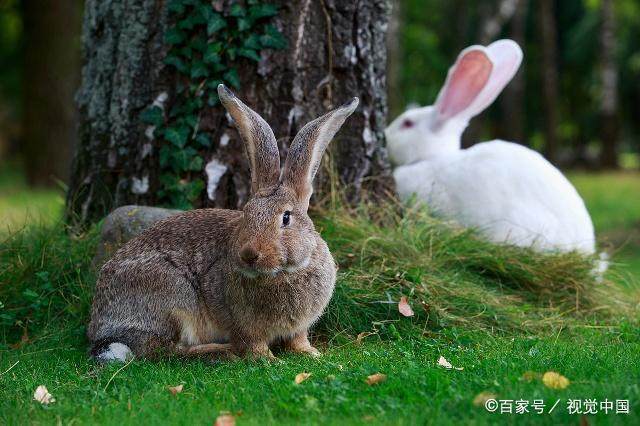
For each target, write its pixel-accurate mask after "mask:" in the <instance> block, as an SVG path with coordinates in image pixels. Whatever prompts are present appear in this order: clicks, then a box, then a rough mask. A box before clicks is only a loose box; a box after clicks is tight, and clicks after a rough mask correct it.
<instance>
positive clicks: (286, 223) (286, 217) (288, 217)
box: [282, 210, 291, 226]
mask: <svg viewBox="0 0 640 426" xmlns="http://www.w3.org/2000/svg"><path fill="white" fill-rule="evenodd" d="M289 222H291V212H290V211H289V210H287V211H286V212H284V214H283V215H282V226H289Z"/></svg>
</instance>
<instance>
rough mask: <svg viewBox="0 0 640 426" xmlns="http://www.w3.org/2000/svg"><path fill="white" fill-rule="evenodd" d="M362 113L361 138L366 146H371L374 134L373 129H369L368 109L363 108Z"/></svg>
mask: <svg viewBox="0 0 640 426" xmlns="http://www.w3.org/2000/svg"><path fill="white" fill-rule="evenodd" d="M362 113H363V115H364V129H362V140H363V141H364V143H365V145H366V146H373V144H374V142H375V135H374V133H373V130H372V129H371V123H370V120H369V116H370V113H369V110H368V109H366V108H363V110H362Z"/></svg>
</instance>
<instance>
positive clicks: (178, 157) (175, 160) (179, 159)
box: [171, 147, 198, 172]
mask: <svg viewBox="0 0 640 426" xmlns="http://www.w3.org/2000/svg"><path fill="white" fill-rule="evenodd" d="M197 155H198V151H196V150H195V149H193V148H191V147H187V148H185V149H181V150H179V151H174V152H172V153H171V162H172V165H173V168H174V170H176V171H177V172H186V171H189V170H191V163H192V161H193V159H194V158H198V157H197Z"/></svg>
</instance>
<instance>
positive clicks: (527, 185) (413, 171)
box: [385, 40, 602, 268]
mask: <svg viewBox="0 0 640 426" xmlns="http://www.w3.org/2000/svg"><path fill="white" fill-rule="evenodd" d="M521 61H522V50H521V49H520V47H519V46H518V44H517V43H515V42H514V41H512V40H499V41H496V42H495V43H492V44H490V45H489V46H488V47H484V46H471V47H468V48H466V49H464V50H463V51H462V52H461V53H460V55H459V56H458V59H457V61H456V63H455V64H454V65H453V67H451V68H450V69H449V73H448V75H447V80H446V82H445V84H444V87H443V88H442V89H441V90H440V94H439V95H438V99H437V100H436V103H435V105H433V106H427V107H423V108H416V109H411V110H408V111H406V112H405V113H403V114H402V115H401V116H400V117H398V118H397V119H396V120H395V121H394V122H393V123H391V125H389V127H387V129H386V130H385V135H386V138H387V146H388V149H389V154H390V157H391V161H392V163H393V164H394V166H395V170H394V172H393V175H394V178H395V181H396V186H397V190H398V193H399V195H400V197H401V198H402V199H407V198H409V197H411V196H412V194H416V196H417V198H418V199H419V200H421V201H424V202H426V203H427V205H429V206H430V208H431V209H432V210H433V211H434V212H435V213H436V214H438V215H441V216H444V217H447V218H451V219H454V220H456V221H457V222H459V223H460V224H462V225H464V226H468V227H473V228H477V229H478V230H480V231H481V232H482V233H483V234H484V235H486V237H487V238H488V239H489V240H491V241H494V242H497V243H509V244H514V245H518V246H523V247H533V248H534V249H538V250H544V251H547V250H555V251H572V250H577V251H580V252H583V253H586V254H593V253H594V252H595V237H594V230H593V224H592V222H591V218H590V217H589V213H588V212H587V209H586V207H585V205H584V202H583V201H582V198H580V196H579V195H578V193H577V191H576V190H575V188H574V187H573V186H572V185H571V183H569V181H568V180H567V179H566V178H565V177H564V176H563V175H562V173H561V172H560V171H559V170H558V169H557V168H555V167H554V166H553V165H551V163H549V162H548V161H547V160H545V159H544V158H543V157H542V156H541V155H540V154H538V153H537V152H535V151H533V150H531V149H528V148H526V147H524V146H522V145H518V144H515V143H511V142H505V141H501V140H494V141H490V142H483V143H479V144H477V145H474V146H472V147H471V148H469V149H461V148H460V139H461V136H462V133H463V132H464V130H465V128H466V127H467V125H468V123H469V120H470V119H471V118H472V117H473V116H475V115H477V114H479V113H480V112H482V111H483V110H484V109H485V108H487V107H488V106H489V105H491V103H492V102H493V101H494V99H495V98H496V97H497V96H498V94H499V93H500V92H501V91H502V89H503V88H504V87H505V85H506V84H507V83H508V82H509V81H510V80H511V79H512V78H513V76H514V75H515V73H516V71H517V70H518V67H519V66H520V62H521ZM600 267H601V268H602V265H601V266H600Z"/></svg>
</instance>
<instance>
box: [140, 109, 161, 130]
mask: <svg viewBox="0 0 640 426" xmlns="http://www.w3.org/2000/svg"><path fill="white" fill-rule="evenodd" d="M140 120H142V122H143V123H146V124H152V125H154V126H156V127H159V126H161V125H162V124H163V123H164V112H163V111H162V108H160V107H159V106H155V105H153V106H152V107H150V108H147V109H145V110H144V111H142V113H141V114H140Z"/></svg>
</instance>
